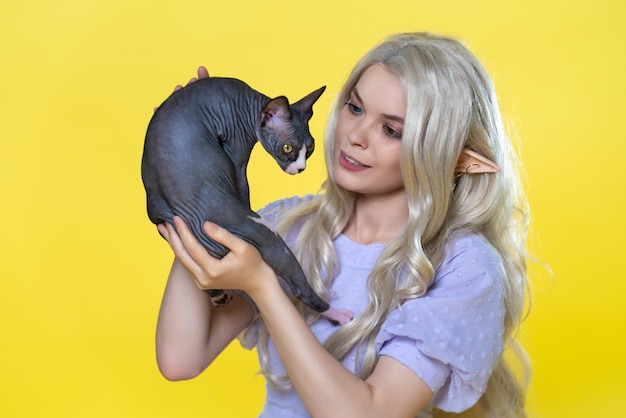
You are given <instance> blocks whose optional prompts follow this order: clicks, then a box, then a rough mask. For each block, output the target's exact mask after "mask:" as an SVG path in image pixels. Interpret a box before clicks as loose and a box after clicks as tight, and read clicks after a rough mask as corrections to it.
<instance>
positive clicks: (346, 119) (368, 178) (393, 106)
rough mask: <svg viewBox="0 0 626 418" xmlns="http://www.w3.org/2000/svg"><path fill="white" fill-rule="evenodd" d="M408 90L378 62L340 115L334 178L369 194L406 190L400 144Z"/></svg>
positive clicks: (358, 84) (344, 184)
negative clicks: (401, 169)
mask: <svg viewBox="0 0 626 418" xmlns="http://www.w3.org/2000/svg"><path fill="white" fill-rule="evenodd" d="M405 114H406V95H405V92H404V87H403V86H402V83H401V81H400V79H399V78H398V77H397V76H396V75H394V74H392V73H390V72H389V71H387V70H386V69H385V67H384V66H383V65H381V64H376V65H372V66H371V67H369V68H368V69H367V70H366V71H365V72H364V73H363V74H362V75H361V78H360V79H359V81H358V82H357V84H356V86H355V87H354V89H353V90H352V92H351V93H350V98H349V99H348V101H347V102H346V104H345V105H344V106H343V108H342V109H341V111H340V113H339V118H338V120H337V130H336V137H335V155H334V158H335V161H334V167H333V179H334V180H335V182H336V183H337V184H338V185H339V186H341V187H343V188H344V189H347V190H350V191H352V192H355V193H359V194H364V195H370V196H374V195H380V196H383V195H389V194H397V193H404V185H403V181H402V174H401V172H400V148H401V138H402V130H403V127H404V117H405Z"/></svg>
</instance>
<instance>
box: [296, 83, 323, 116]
mask: <svg viewBox="0 0 626 418" xmlns="http://www.w3.org/2000/svg"><path fill="white" fill-rule="evenodd" d="M324 90H326V86H323V87H320V88H319V89H317V90H315V91H314V92H312V93H309V94H307V95H306V96H304V97H303V98H302V99H300V100H298V101H297V102H296V103H294V104H293V105H294V106H297V107H298V108H299V109H300V110H301V111H302V112H303V113H304V114H305V115H306V118H307V120H309V119H311V117H312V116H313V104H315V102H316V101H317V99H319V98H320V96H321V95H322V93H324Z"/></svg>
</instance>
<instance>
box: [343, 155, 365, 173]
mask: <svg viewBox="0 0 626 418" xmlns="http://www.w3.org/2000/svg"><path fill="white" fill-rule="evenodd" d="M339 164H340V165H341V166H342V167H343V168H345V169H346V170H349V171H363V170H367V169H368V168H369V166H368V165H365V164H363V163H361V162H359V161H358V160H355V159H354V158H352V157H350V156H349V155H346V154H344V153H343V152H341V151H340V152H339Z"/></svg>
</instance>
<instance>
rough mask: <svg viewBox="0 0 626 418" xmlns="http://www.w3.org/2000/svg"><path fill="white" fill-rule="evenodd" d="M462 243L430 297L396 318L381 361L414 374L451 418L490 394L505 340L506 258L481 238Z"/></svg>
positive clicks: (379, 342) (383, 336)
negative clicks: (385, 359)
mask: <svg viewBox="0 0 626 418" xmlns="http://www.w3.org/2000/svg"><path fill="white" fill-rule="evenodd" d="M459 235H460V236H459ZM459 235H457V236H456V237H455V238H454V239H453V240H452V241H451V242H450V244H449V245H448V247H447V252H446V256H445V257H444V260H443V262H442V264H441V266H440V267H439V268H438V269H437V272H436V274H435V280H434V282H433V284H432V285H431V287H430V288H429V290H428V291H427V293H426V294H425V295H424V296H423V297H420V298H416V299H412V300H409V301H406V302H405V303H404V304H403V305H402V307H401V308H399V309H397V310H395V311H393V312H391V313H390V315H389V316H388V318H387V319H386V321H385V322H384V323H383V325H382V327H381V331H380V332H379V334H378V336H377V339H376V348H377V352H378V353H379V355H385V356H390V357H393V358H394V359H396V360H398V361H400V362H401V363H402V364H404V365H405V366H407V367H409V368H410V369H411V370H413V371H414V372H415V373H416V374H417V375H418V376H419V377H420V378H421V379H422V380H423V381H424V382H425V383H426V384H428V386H429V387H430V388H431V389H432V391H433V393H434V397H433V399H432V401H431V405H432V406H434V407H437V408H439V409H442V410H444V411H448V412H460V411H463V410H465V409H467V408H469V407H471V406H472V405H473V404H475V403H476V402H477V401H478V399H479V398H480V396H481V395H482V394H483V393H484V391H485V387H486V385H487V381H488V379H489V376H490V375H491V372H492V370H493V368H494V366H495V364H496V363H497V361H498V359H499V357H500V354H501V353H502V350H503V334H504V286H503V280H504V268H503V266H502V262H501V259H500V256H499V255H498V253H497V252H496V251H495V249H494V248H493V247H491V246H490V245H489V244H488V243H487V242H486V241H485V240H484V239H483V238H482V237H480V236H477V235H473V234H469V233H463V234H459Z"/></svg>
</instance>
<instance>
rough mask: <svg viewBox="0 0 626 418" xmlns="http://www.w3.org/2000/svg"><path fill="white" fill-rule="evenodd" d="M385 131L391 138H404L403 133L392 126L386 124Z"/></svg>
mask: <svg viewBox="0 0 626 418" xmlns="http://www.w3.org/2000/svg"><path fill="white" fill-rule="evenodd" d="M383 131H384V132H385V134H386V135H387V136H390V137H391V138H398V139H400V138H402V134H401V133H400V132H398V131H396V130H395V129H393V128H392V127H390V126H387V125H384V126H383Z"/></svg>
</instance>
